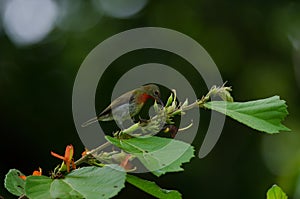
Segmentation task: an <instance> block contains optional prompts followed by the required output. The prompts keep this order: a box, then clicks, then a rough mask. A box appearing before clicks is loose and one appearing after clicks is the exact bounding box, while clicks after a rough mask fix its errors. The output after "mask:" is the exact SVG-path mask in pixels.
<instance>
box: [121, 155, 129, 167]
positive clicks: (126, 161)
mask: <svg viewBox="0 0 300 199" xmlns="http://www.w3.org/2000/svg"><path fill="white" fill-rule="evenodd" d="M130 158H131V155H130V154H127V155H126V157H125V158H124V160H122V162H121V163H120V166H121V167H123V168H124V169H125V170H130V169H132V165H131V164H130V162H129V159H130Z"/></svg>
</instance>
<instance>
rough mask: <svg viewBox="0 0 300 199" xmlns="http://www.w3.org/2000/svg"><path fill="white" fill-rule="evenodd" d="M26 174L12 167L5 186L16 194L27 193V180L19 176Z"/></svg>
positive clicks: (6, 177)
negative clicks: (25, 189)
mask: <svg viewBox="0 0 300 199" xmlns="http://www.w3.org/2000/svg"><path fill="white" fill-rule="evenodd" d="M22 175H23V176H24V174H22V173H21V172H20V171H19V170H17V169H10V170H9V171H8V173H7V174H6V176H5V180H4V186H5V188H6V189H7V190H8V191H9V192H10V193H12V194H14V195H16V196H21V195H23V194H24V193H25V191H24V185H25V180H23V179H21V178H20V177H19V176H22Z"/></svg>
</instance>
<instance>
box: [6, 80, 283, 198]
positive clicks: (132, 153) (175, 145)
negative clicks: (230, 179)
mask: <svg viewBox="0 0 300 199" xmlns="http://www.w3.org/2000/svg"><path fill="white" fill-rule="evenodd" d="M230 91H231V88H230V87H226V86H224V85H223V86H221V87H216V86H214V87H212V88H211V89H210V91H209V92H208V93H207V94H206V95H205V96H203V97H202V98H201V99H200V100H197V101H196V102H194V103H192V104H188V101H187V100H186V101H185V102H183V103H178V102H177V101H176V100H177V97H176V92H175V90H173V93H172V94H171V95H170V97H169V98H168V100H167V103H166V106H164V107H162V108H159V107H158V105H157V104H156V103H155V104H154V110H155V111H156V115H155V116H153V117H152V118H150V119H149V120H148V121H140V122H138V123H136V124H134V125H132V126H131V127H129V128H127V129H123V130H119V131H116V132H115V133H114V136H113V137H110V136H106V139H107V141H108V142H106V143H104V144H103V145H101V146H99V147H97V148H96V149H93V150H91V151H85V152H84V153H83V156H82V157H81V158H80V159H78V160H77V161H75V162H74V160H73V154H74V149H73V146H72V145H68V146H67V147H66V151H65V155H64V156H61V155H58V154H56V153H54V152H51V155H53V156H54V157H57V158H59V159H61V160H62V163H61V164H60V165H58V166H57V167H56V168H55V169H54V170H53V171H52V173H51V175H50V177H47V176H43V175H42V171H41V169H40V171H35V172H34V173H33V175H31V176H28V177H26V176H24V175H23V174H22V173H21V172H20V171H18V170H16V169H12V170H10V171H9V172H8V174H7V175H6V179H5V187H6V188H7V190H8V191H9V192H11V193H12V194H14V195H17V196H21V197H29V198H33V199H38V198H89V199H90V198H111V197H113V196H115V195H116V194H117V193H118V192H119V191H120V190H121V189H122V188H124V187H125V181H127V182H128V183H130V184H132V185H134V186H135V187H137V188H139V189H141V190H143V191H145V192H147V193H148V194H150V195H153V196H154V197H157V198H181V194H180V193H179V192H178V191H175V190H166V189H162V188H160V187H159V186H158V185H157V184H155V183H154V182H150V181H147V180H144V179H141V178H139V177H137V176H134V175H129V174H128V172H131V171H136V170H139V169H141V167H140V165H138V164H136V163H135V162H136V161H138V162H140V163H141V164H142V165H143V167H145V168H146V169H147V170H148V171H150V172H152V173H153V174H154V175H155V176H157V177H159V176H161V175H162V174H165V173H167V172H178V171H182V170H183V168H182V167H181V166H182V164H183V163H187V162H189V161H190V160H191V158H192V157H194V148H193V146H191V145H190V144H188V143H185V142H182V141H179V140H176V139H172V138H175V136H176V133H177V132H180V131H183V130H185V129H187V128H189V127H190V126H191V125H192V124H191V125H189V126H188V127H186V128H184V129H177V127H176V126H175V124H174V121H173V118H174V117H175V116H177V115H182V116H183V115H184V114H186V112H187V111H188V110H190V109H192V108H199V107H200V108H204V109H211V110H215V111H218V112H220V113H223V114H225V115H228V116H230V117H232V118H233V119H235V120H237V121H239V122H241V123H243V124H245V125H248V126H249V127H252V128H254V129H257V130H259V131H262V132H266V133H269V134H272V133H278V132H279V131H288V130H289V129H288V128H287V127H285V126H284V125H282V124H281V121H282V120H283V119H284V118H285V117H286V115H287V110H286V108H287V106H286V105H285V101H283V100H280V99H279V97H278V96H274V97H270V98H267V99H262V100H256V101H250V102H233V98H232V96H231V94H230ZM212 96H218V97H220V98H221V99H222V100H223V101H210V102H209V100H210V99H211V97H212ZM159 131H163V132H168V133H170V134H171V136H170V138H162V137H158V136H154V135H156V134H157V133H158V132H159ZM111 145H113V146H114V147H113V148H112V150H111V151H109V152H107V151H104V149H105V148H107V147H109V146H111ZM115 147H118V148H119V149H117V150H116V149H115ZM82 163H87V164H89V165H90V166H84V167H82V168H76V167H77V166H78V165H81V164H82ZM137 165H138V166H137ZM279 189H280V188H279ZM279 189H278V188H276V187H275V188H274V187H273V188H272V189H271V190H269V192H270V193H269V192H268V197H270V199H273V198H274V197H273V198H271V195H272V194H273V195H274V194H275V195H276V196H277V195H278V194H280V193H281V192H280V190H281V189H280V190H279ZM283 198H284V197H283ZM276 199H277V198H276Z"/></svg>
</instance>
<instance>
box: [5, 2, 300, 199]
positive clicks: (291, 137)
mask: <svg viewBox="0 0 300 199" xmlns="http://www.w3.org/2000/svg"><path fill="white" fill-rule="evenodd" d="M0 2H1V3H0V8H1V9H0V14H1V15H0V17H1V23H0V121H1V123H0V129H1V130H0V132H1V134H0V136H1V137H0V147H1V148H0V149H1V153H0V154H1V157H0V166H1V167H0V179H1V183H0V195H3V196H4V197H5V198H14V197H13V196H12V195H10V194H9V193H8V192H7V191H6V190H5V189H4V185H3V182H4V176H5V174H6V173H7V172H8V170H9V169H10V168H16V169H19V170H21V171H22V172H23V173H25V174H27V175H30V174H31V173H32V171H33V170H35V169H37V168H38V167H42V168H43V172H44V174H47V173H48V171H50V170H51V169H53V168H54V167H55V166H56V165H57V164H59V163H60V161H59V160H57V159H55V158H53V157H51V156H50V150H53V151H55V152H57V153H59V154H63V152H64V149H65V146H66V145H67V144H73V145H74V147H75V158H79V157H80V154H81V152H82V151H83V150H84V146H83V145H82V143H81V141H80V139H79V137H78V135H77V133H76V129H75V127H74V124H73V118H72V87H73V83H74V80H75V77H76V73H77V71H78V69H79V67H80V65H81V63H82V62H83V60H84V58H85V57H86V56H87V55H88V53H89V52H90V51H91V50H92V49H93V48H94V47H95V46H96V45H98V44H99V43H100V42H102V41H103V40H105V39H106V38H108V37H110V36H112V35H114V34H117V33H119V32H122V31H125V30H128V29H132V28H137V27H145V26H158V27H164V28H170V29H174V30H177V31H180V32H182V33H184V34H186V35H188V36H190V37H192V38H193V39H195V40H196V41H197V42H199V43H200V44H201V45H202V46H203V47H204V48H205V49H206V50H207V52H208V53H209V54H210V55H211V57H212V58H213V60H214V61H215V63H216V64H217V66H218V68H219V70H220V72H221V74H222V77H223V79H224V80H227V81H228V85H231V86H232V88H233V96H234V98H235V100H236V101H247V100H252V99H258V98H265V97H269V96H273V95H280V96H281V98H282V99H284V100H286V101H287V104H288V106H289V107H288V109H289V112H290V115H289V116H288V118H287V119H286V121H285V122H284V123H285V124H286V125H287V126H288V127H289V128H291V129H292V132H288V133H287V132H282V133H281V134H277V135H266V134H263V133H260V132H257V131H255V130H252V129H250V128H248V127H245V126H244V125H242V124H240V123H238V122H236V121H233V120H231V119H227V120H226V123H225V127H224V130H223V133H222V135H221V138H220V140H219V141H218V143H217V145H216V146H215V148H214V149H213V151H212V152H211V153H210V154H209V155H208V156H206V157H205V158H204V159H198V158H193V159H192V161H191V163H189V164H185V165H184V169H185V170H184V172H179V173H170V174H166V175H164V176H162V177H161V178H155V177H153V176H152V175H150V174H144V175H143V177H144V178H146V179H150V180H154V181H156V182H157V183H158V184H159V185H160V186H161V187H164V188H167V189H177V190H179V191H180V192H181V193H182V194H183V197H184V198H230V199H235V198H236V199H240V198H243V199H253V198H265V193H266V191H267V189H268V188H269V187H271V186H272V185H273V184H275V183H276V184H278V185H280V186H281V187H282V188H283V189H284V190H285V191H286V192H287V194H288V195H289V198H294V199H299V198H300V172H299V171H300V170H299V169H300V136H299V133H298V132H299V130H300V126H299V122H298V121H299V118H300V115H299V105H300V104H299V85H300V70H299V67H300V54H299V52H300V49H299V48H300V3H298V2H297V1H271V0H269V1H251V2H243V1H208V0H205V1H202V0H200V1H198V0H194V1H176V0H175V1H150V0H149V1H135V0H130V1H127V2H126V1H125V3H120V1H117V0H113V1H110V2H109V1H107V0H102V1H100V0H98V1H96V0H95V1H88V0H86V1H77V0H76V1H75V0H72V1H71V0H69V1H66V0H65V1H51V0H43V1H36V2H46V3H47V2H48V3H49V2H50V3H52V4H53V3H54V4H55V5H57V6H56V7H54V8H55V11H56V16H58V18H55V19H54V20H53V21H52V22H53V23H52V25H51V26H50V25H49V30H48V31H46V32H45V33H43V34H42V36H41V37H40V38H35V37H33V39H32V38H28V36H26V35H25V36H22V35H24V34H25V33H26V32H28V30H36V31H37V32H39V24H40V23H39V21H42V22H45V24H47V23H48V22H49V20H48V19H47V12H46V11H43V9H42V8H43V4H39V5H40V6H41V5H42V6H41V7H38V8H39V9H37V8H36V7H35V8H32V5H33V4H32V3H28V2H27V3H25V4H27V6H26V5H24V3H23V4H22V3H21V4H20V5H19V6H12V5H11V2H14V3H15V4H18V3H20V2H21V1H15V0H14V1H5V0H1V1H0ZM8 2H10V3H8ZM30 2H35V1H33V0H32V1H30ZM99 2H102V4H101V3H100V4H101V5H102V8H101V7H100V6H99V5H100V4H99ZM143 2H144V3H143ZM46 3H45V6H46V7H47V8H49V5H48V4H47V5H46ZM140 4H141V5H140ZM143 4H144V5H143ZM107 5H108V6H107ZM118 7H121V9H119V10H118ZM138 7H140V8H138ZM13 8H14V9H15V10H13ZM134 9H136V10H135V11H134ZM12 10H13V11H12ZM130 12H132V13H130ZM31 13H35V14H34V17H33V18H29V19H27V23H25V22H24V23H23V22H22V20H20V18H19V20H15V21H11V20H9V19H13V17H14V16H16V17H18V16H19V17H20V16H22V17H21V18H22V19H24V20H25V21H26V16H32V14H31ZM45 13H46V14H45ZM122 13H123V14H122ZM24 16H25V17H24ZM16 21H17V22H16ZM28 21H29V22H30V23H28ZM47 21H48V22H47ZM50 22H51V20H50ZM50 22H49V24H50ZM18 23H19V24H18ZM24 24H25V25H24ZM12 26H17V27H19V29H18V30H19V32H18V31H17V32H14V31H12V28H11V27H12ZM29 32H30V31H29ZM29 35H30V36H34V34H33V33H31V34H29ZM145 39H147V38H145ZM135 53H136V54H134V53H130V54H128V55H124V56H123V57H122V59H120V60H117V61H116V62H115V63H114V68H113V69H112V70H110V71H109V72H107V73H106V74H107V76H106V77H104V78H103V79H102V82H101V83H102V86H101V88H102V91H101V92H104V93H107V94H110V93H111V91H112V88H113V86H114V83H115V82H116V81H117V79H118V78H119V77H120V76H121V75H122V74H123V73H124V72H126V69H127V70H128V69H129V68H130V67H132V66H133V65H137V64H142V63H147V62H154V61H156V62H159V63H164V64H170V65H174V66H175V67H177V68H178V70H180V68H181V69H182V68H184V71H185V73H186V74H185V75H186V76H187V77H191V76H193V72H194V71H193V70H191V66H187V67H185V65H188V64H187V63H183V62H182V60H180V59H179V58H178V57H177V56H176V55H170V54H169V53H166V52H165V53H164V52H157V51H155V50H152V51H151V50H148V51H147V50H146V51H145V52H135ZM153 60H154V61H153ZM121 66H122V67H121ZM112 67H113V66H112ZM118 68H119V69H118ZM190 81H191V83H192V85H193V87H194V88H195V90H196V92H197V95H198V97H201V95H203V94H205V93H206V91H207V88H205V87H204V86H203V80H202V79H201V78H199V80H198V84H197V78H196V79H193V78H192V79H191V80H190ZM164 95H165V96H167V95H168V94H164ZM97 99H99V98H97ZM99 100H102V101H101V102H100V101H98V100H97V102H96V104H97V105H99V106H100V105H101V107H105V106H106V105H107V104H108V103H109V100H110V98H107V99H101V98H100V99H99ZM99 111H101V110H99ZM201 114H202V115H201V117H202V118H205V116H209V114H208V113H206V112H205V111H204V112H203V111H202V112H201ZM203 121H204V122H203V128H200V130H199V132H198V136H197V139H196V140H195V141H194V142H193V145H194V146H195V147H196V149H197V150H198V149H199V147H200V146H201V143H202V139H203V136H204V134H205V128H206V127H205V121H206V119H204V120H203ZM196 153H198V151H196ZM133 196H135V197H139V198H141V197H144V198H150V197H149V196H148V195H146V194H144V193H143V192H141V191H140V190H138V189H136V188H133V187H131V186H130V185H127V186H126V188H125V189H123V190H122V191H121V193H120V194H119V195H118V196H117V197H116V198H130V197H133Z"/></svg>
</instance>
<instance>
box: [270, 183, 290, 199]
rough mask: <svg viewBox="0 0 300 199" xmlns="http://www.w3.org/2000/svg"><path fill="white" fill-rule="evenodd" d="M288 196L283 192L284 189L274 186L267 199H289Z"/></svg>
mask: <svg viewBox="0 0 300 199" xmlns="http://www.w3.org/2000/svg"><path fill="white" fill-rule="evenodd" d="M287 198H288V197H287V195H286V194H285V193H284V192H283V191H282V189H281V188H280V187H279V186H277V185H273V186H272V187H271V188H270V189H269V190H268V192H267V199H287Z"/></svg>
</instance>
